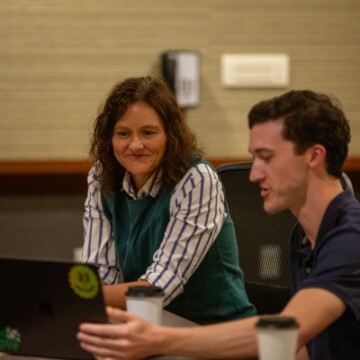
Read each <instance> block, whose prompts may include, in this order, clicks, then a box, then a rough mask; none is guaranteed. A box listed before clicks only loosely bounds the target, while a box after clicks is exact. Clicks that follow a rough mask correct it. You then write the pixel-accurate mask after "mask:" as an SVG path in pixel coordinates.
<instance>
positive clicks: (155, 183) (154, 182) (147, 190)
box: [122, 170, 162, 199]
mask: <svg viewBox="0 0 360 360" xmlns="http://www.w3.org/2000/svg"><path fill="white" fill-rule="evenodd" d="M161 175H162V171H161V170H159V171H155V172H154V173H153V174H152V175H151V176H150V178H149V179H148V181H147V182H146V183H145V184H144V186H143V187H142V188H141V189H140V190H139V191H138V193H137V194H136V191H135V189H134V187H133V185H132V182H131V175H130V173H129V172H128V171H126V172H125V176H124V179H123V182H122V186H123V190H124V191H125V192H126V193H127V194H128V195H129V196H130V197H131V198H133V199H143V198H144V197H146V196H152V197H155V196H156V195H157V194H158V193H159V191H160V188H161Z"/></svg>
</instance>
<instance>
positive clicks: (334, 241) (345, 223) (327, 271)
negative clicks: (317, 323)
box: [290, 189, 360, 360]
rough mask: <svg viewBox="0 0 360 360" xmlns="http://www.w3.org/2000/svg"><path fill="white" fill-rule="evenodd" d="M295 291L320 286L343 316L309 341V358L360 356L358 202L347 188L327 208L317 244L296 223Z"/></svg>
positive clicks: (325, 359)
mask: <svg viewBox="0 0 360 360" xmlns="http://www.w3.org/2000/svg"><path fill="white" fill-rule="evenodd" d="M290 256H291V271H292V279H293V291H294V293H295V292H297V291H299V290H301V289H305V288H321V289H325V290H327V291H330V292H331V293H333V294H334V295H336V296H337V297H339V298H340V299H341V300H342V301H343V302H344V303H345V305H346V311H345V312H344V314H343V315H342V316H341V317H340V318H339V319H338V320H336V321H335V322H334V323H333V324H332V325H330V326H329V327H328V328H327V329H326V330H324V331H323V332H321V333H320V334H318V335H317V336H316V337H315V338H314V339H313V340H312V341H311V342H310V343H309V344H308V345H307V349H308V352H309V356H310V359H312V360H332V359H344V360H352V359H354V360H355V359H356V360H359V359H360V204H359V202H358V201H357V200H356V199H355V198H354V197H353V195H352V193H351V191H350V190H349V189H346V190H344V191H343V192H342V193H341V194H339V195H338V196H337V197H336V198H335V199H333V201H332V202H331V203H330V205H329V206H328V208H327V210H326V212H325V214H324V218H323V220H322V223H321V225H320V229H319V233H318V237H317V239H316V244H315V248H314V249H311V248H310V243H309V241H307V240H306V239H305V240H304V232H303V230H302V229H301V227H300V226H299V225H297V227H296V228H295V230H294V233H293V235H292V237H291V245H290Z"/></svg>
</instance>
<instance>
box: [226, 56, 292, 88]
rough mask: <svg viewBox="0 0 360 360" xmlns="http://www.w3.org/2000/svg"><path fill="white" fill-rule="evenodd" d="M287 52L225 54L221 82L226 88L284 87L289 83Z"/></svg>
mask: <svg viewBox="0 0 360 360" xmlns="http://www.w3.org/2000/svg"><path fill="white" fill-rule="evenodd" d="M289 64H290V59H289V56H288V55H286V54H223V55H222V56H221V84H222V86H224V87H225V88H283V87H287V86H288V85H289V77H290V76H289Z"/></svg>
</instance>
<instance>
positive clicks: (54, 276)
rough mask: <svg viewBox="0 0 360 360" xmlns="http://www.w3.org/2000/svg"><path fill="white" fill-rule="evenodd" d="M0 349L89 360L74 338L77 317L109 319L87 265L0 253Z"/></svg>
mask: <svg viewBox="0 0 360 360" xmlns="http://www.w3.org/2000/svg"><path fill="white" fill-rule="evenodd" d="M0 274H1V280H0V284H1V285H0V289H1V290H0V291H1V292H0V352H4V353H11V354H16V355H26V356H37V357H48V358H63V359H81V360H87V359H92V356H91V354H90V353H88V352H86V351H84V350H82V349H81V348H80V346H79V343H78V341H77V339H76V333H77V331H78V328H79V324H80V323H81V322H107V316H106V313H105V306H104V301H103V296H102V291H101V283H100V280H99V276H98V272H97V269H96V267H95V266H94V265H91V264H80V263H72V262H60V261H45V260H32V259H4V258H0Z"/></svg>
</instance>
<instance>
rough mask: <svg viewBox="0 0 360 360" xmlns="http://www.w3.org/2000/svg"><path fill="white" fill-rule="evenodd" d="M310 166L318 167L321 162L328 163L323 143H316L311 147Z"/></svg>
mask: <svg viewBox="0 0 360 360" xmlns="http://www.w3.org/2000/svg"><path fill="white" fill-rule="evenodd" d="M309 151H310V160H309V165H310V167H317V166H319V165H320V164H321V163H324V164H325V163H326V149H325V147H324V146H323V145H321V144H315V145H313V146H312V147H311V148H310V149H309Z"/></svg>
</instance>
